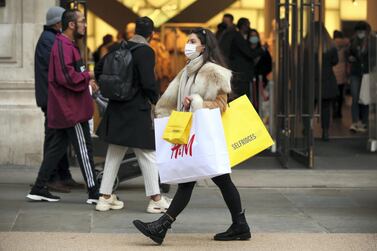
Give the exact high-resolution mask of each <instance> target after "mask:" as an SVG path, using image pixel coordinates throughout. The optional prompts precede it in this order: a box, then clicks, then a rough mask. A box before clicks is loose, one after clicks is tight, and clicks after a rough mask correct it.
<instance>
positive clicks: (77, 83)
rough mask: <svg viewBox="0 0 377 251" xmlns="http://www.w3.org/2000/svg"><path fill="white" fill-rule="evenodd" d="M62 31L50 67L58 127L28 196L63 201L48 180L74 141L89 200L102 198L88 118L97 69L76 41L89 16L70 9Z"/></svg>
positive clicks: (50, 114) (53, 119) (52, 117)
mask: <svg viewBox="0 0 377 251" xmlns="http://www.w3.org/2000/svg"><path fill="white" fill-rule="evenodd" d="M62 30H63V33H62V34H58V35H57V36H56V39H55V42H54V44H53V46H52V49H51V55H50V63H49V70H48V100H47V107H48V110H47V121H48V127H49V128H52V129H54V134H53V138H52V139H51V142H50V144H49V147H48V148H47V151H46V153H45V154H44V157H43V162H42V165H41V167H40V169H39V173H38V177H37V180H36V181H35V184H34V186H33V188H32V189H31V191H30V193H29V194H28V195H27V196H26V197H27V198H29V199H31V200H37V201H49V202H54V201H59V200H60V198H59V197H58V196H55V195H52V194H51V193H50V192H49V191H48V189H47V188H46V183H47V181H48V179H49V178H50V176H51V173H52V172H53V171H54V168H56V166H57V164H58V162H59V161H60V160H61V159H62V157H63V156H64V154H65V153H66V152H67V147H68V144H69V142H71V143H72V144H73V147H74V149H75V152H76V154H77V158H78V162H79V165H80V168H81V172H82V174H83V176H84V180H85V182H86V184H87V188H88V194H89V195H88V199H87V201H86V202H87V203H88V204H95V203H96V202H97V201H98V197H99V193H98V185H97V181H96V179H95V173H94V162H93V147H92V139H91V136H90V131H89V124H88V121H89V120H90V119H91V118H92V116H93V101H92V97H91V95H90V92H89V86H91V87H92V89H93V91H96V89H98V88H97V86H96V84H95V81H94V79H93V77H94V76H93V72H89V71H87V70H86V68H85V65H84V63H83V61H82V59H81V56H80V51H79V49H78V47H77V45H76V43H75V41H76V40H77V39H80V38H82V37H83V36H84V35H85V31H86V20H85V16H84V14H83V13H81V12H80V11H78V10H66V11H65V12H64V13H63V16H62Z"/></svg>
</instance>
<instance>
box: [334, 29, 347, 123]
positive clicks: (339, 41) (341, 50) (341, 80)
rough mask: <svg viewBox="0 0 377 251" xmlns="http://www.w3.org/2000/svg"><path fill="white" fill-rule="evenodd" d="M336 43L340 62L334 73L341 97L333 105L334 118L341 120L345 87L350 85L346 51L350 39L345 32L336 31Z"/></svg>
mask: <svg viewBox="0 0 377 251" xmlns="http://www.w3.org/2000/svg"><path fill="white" fill-rule="evenodd" d="M333 37H334V42H335V47H336V49H337V51H338V59H339V62H338V64H337V65H335V66H334V67H333V71H334V74H335V77H336V82H337V84H338V92H339V95H338V97H337V98H336V100H335V102H334V104H333V107H334V109H333V112H334V114H333V117H334V118H341V117H342V106H343V102H344V87H345V86H346V85H347V84H348V76H347V59H346V51H347V50H348V48H349V44H350V42H349V39H348V38H345V37H344V34H343V32H341V31H338V30H335V31H334V36H333Z"/></svg>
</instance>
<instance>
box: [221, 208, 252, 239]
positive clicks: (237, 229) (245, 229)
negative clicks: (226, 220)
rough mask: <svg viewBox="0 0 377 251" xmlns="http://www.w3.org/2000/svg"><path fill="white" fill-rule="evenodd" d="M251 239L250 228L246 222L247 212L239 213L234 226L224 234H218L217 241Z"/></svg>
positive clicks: (234, 220)
mask: <svg viewBox="0 0 377 251" xmlns="http://www.w3.org/2000/svg"><path fill="white" fill-rule="evenodd" d="M250 238H251V233H250V228H249V225H248V224H247V222H246V218H245V212H242V213H239V214H238V215H237V216H236V218H235V219H233V224H232V225H231V226H230V227H229V228H228V230H226V231H225V232H223V233H219V234H216V235H215V236H214V240H216V241H232V240H248V239H250Z"/></svg>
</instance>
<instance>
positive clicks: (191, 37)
mask: <svg viewBox="0 0 377 251" xmlns="http://www.w3.org/2000/svg"><path fill="white" fill-rule="evenodd" d="M187 43H188V44H195V45H196V51H197V52H200V53H202V52H203V51H204V46H203V45H202V43H201V42H200V39H199V38H198V36H197V35H196V34H195V33H191V34H190V35H189V36H188V41H187Z"/></svg>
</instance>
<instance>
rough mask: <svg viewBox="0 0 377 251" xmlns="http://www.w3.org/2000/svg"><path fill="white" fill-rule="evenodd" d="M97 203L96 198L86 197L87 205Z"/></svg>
mask: <svg viewBox="0 0 377 251" xmlns="http://www.w3.org/2000/svg"><path fill="white" fill-rule="evenodd" d="M97 203H98V200H96V199H87V200H86V204H89V205H97Z"/></svg>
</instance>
